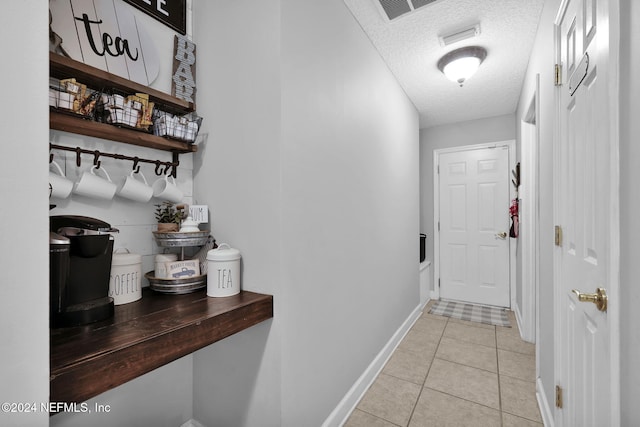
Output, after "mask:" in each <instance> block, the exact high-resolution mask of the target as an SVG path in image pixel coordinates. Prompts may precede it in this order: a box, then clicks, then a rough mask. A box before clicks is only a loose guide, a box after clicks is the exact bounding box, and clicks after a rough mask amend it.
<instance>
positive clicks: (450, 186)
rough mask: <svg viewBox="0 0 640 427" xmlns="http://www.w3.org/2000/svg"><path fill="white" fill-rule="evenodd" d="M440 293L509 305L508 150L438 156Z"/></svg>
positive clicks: (453, 153) (458, 297) (478, 302)
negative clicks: (504, 237)
mask: <svg viewBox="0 0 640 427" xmlns="http://www.w3.org/2000/svg"><path fill="white" fill-rule="evenodd" d="M438 159H439V168H440V171H441V173H440V176H439V183H438V185H439V194H440V203H439V206H440V212H439V218H440V247H439V250H440V297H441V298H444V299H451V300H457V301H465V302H470V303H477V304H484V305H495V306H501V307H509V305H510V294H509V240H508V238H506V239H503V238H499V237H498V236H497V234H498V233H500V232H507V231H508V230H509V215H508V209H509V150H508V148H507V147H496V148H482V149H469V150H461V151H456V152H449V153H442V154H440V155H439V158H438Z"/></svg>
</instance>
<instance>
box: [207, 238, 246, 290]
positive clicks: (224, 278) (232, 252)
mask: <svg viewBox="0 0 640 427" xmlns="http://www.w3.org/2000/svg"><path fill="white" fill-rule="evenodd" d="M207 270H208V271H207V295H208V296H210V297H228V296H231V295H236V294H238V293H240V251H239V250H237V249H233V248H232V247H231V246H229V245H228V244H226V243H221V244H220V246H218V247H217V248H215V249H211V250H210V251H209V252H207Z"/></svg>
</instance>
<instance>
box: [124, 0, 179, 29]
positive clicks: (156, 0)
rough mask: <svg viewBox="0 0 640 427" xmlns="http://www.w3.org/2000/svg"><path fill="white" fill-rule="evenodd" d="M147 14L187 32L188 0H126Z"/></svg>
mask: <svg viewBox="0 0 640 427" xmlns="http://www.w3.org/2000/svg"><path fill="white" fill-rule="evenodd" d="M124 1H126V2H127V3H129V4H130V5H132V6H134V7H137V8H138V9H140V10H141V11H143V12H144V13H146V14H147V15H149V16H151V17H153V18H155V19H157V20H158V21H160V22H162V23H163V24H165V25H167V26H169V27H171V28H173V29H174V30H176V31H177V32H179V33H180V34H182V35H185V34H186V33H187V0H124Z"/></svg>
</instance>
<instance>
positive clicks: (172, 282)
mask: <svg viewBox="0 0 640 427" xmlns="http://www.w3.org/2000/svg"><path fill="white" fill-rule="evenodd" d="M144 277H145V278H146V279H147V280H148V281H149V287H150V288H151V289H153V290H154V291H156V292H161V293H163V294H188V293H191V292H195V291H197V290H198V289H202V288H204V287H205V286H207V275H206V274H205V275H202V276H194V277H187V278H184V279H161V278H159V277H155V270H154V271H149V272H148V273H145V275H144Z"/></svg>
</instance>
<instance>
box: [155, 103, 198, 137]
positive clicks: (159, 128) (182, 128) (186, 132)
mask: <svg viewBox="0 0 640 427" xmlns="http://www.w3.org/2000/svg"><path fill="white" fill-rule="evenodd" d="M201 124H202V117H200V116H198V115H197V114H196V113H195V112H193V113H189V114H185V115H183V116H179V115H173V114H171V113H168V112H166V111H162V110H156V111H155V112H154V115H153V134H154V135H156V136H162V137H165V138H171V139H177V140H180V141H186V142H189V143H193V142H195V140H196V137H197V136H198V131H199V130H200V125H201Z"/></svg>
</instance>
